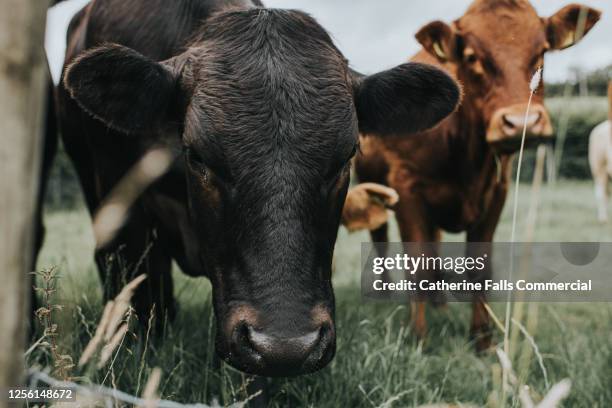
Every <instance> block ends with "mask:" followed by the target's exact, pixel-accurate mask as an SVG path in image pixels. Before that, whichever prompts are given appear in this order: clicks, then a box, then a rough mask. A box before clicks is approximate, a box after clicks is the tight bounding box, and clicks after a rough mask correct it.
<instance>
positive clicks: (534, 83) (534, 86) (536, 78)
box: [501, 67, 542, 404]
mask: <svg viewBox="0 0 612 408" xmlns="http://www.w3.org/2000/svg"><path fill="white" fill-rule="evenodd" d="M541 80H542V67H539V68H538V70H537V71H536V72H535V74H534V75H533V77H532V78H531V82H530V84H529V90H530V93H529V100H528V101H527V109H526V110H525V119H524V120H523V134H522V137H521V148H520V150H519V158H518V164H517V170H516V179H515V180H514V205H513V210H512V232H511V236H510V242H511V243H514V242H515V241H516V220H517V216H518V198H519V185H520V180H521V167H522V166H521V165H522V162H523V153H524V150H525V139H526V137H527V120H528V118H529V113H530V110H531V102H532V99H533V95H534V94H535V93H536V91H537V90H538V88H539V86H540V82H541ZM513 272H514V245H512V246H511V249H510V276H509V277H508V280H510V281H511V280H512V273H513ZM511 296H512V294H511V293H510V292H509V293H508V298H507V300H506V320H505V326H504V352H505V354H506V355H509V354H510V342H509V340H510V339H509V335H510V314H511V310H512V302H511ZM502 376H503V381H502V382H503V387H502V393H501V396H502V404H505V401H506V398H505V390H506V385H507V381H508V378H507V372H506V370H504V371H503V374H502Z"/></svg>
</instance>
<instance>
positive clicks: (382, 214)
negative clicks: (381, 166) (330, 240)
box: [342, 183, 399, 232]
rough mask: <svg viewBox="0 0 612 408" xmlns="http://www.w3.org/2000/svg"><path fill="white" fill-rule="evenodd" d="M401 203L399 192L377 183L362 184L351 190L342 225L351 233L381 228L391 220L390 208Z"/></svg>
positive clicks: (345, 204)
mask: <svg viewBox="0 0 612 408" xmlns="http://www.w3.org/2000/svg"><path fill="white" fill-rule="evenodd" d="M398 201H399V195H398V194H397V192H396V191H395V190H394V189H392V188H389V187H386V186H383V185H380V184H376V183H362V184H358V185H357V186H355V187H353V188H352V189H350V190H349V192H348V194H347V196H346V201H345V203H344V208H343V209H342V225H344V226H345V227H346V228H347V229H348V230H349V231H351V232H352V231H359V230H370V231H373V230H375V229H378V228H380V226H382V225H383V224H385V223H386V222H387V221H388V219H389V211H388V210H387V209H388V208H390V207H392V206H394V205H395V204H397V202H398Z"/></svg>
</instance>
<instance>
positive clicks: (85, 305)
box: [27, 182, 612, 408]
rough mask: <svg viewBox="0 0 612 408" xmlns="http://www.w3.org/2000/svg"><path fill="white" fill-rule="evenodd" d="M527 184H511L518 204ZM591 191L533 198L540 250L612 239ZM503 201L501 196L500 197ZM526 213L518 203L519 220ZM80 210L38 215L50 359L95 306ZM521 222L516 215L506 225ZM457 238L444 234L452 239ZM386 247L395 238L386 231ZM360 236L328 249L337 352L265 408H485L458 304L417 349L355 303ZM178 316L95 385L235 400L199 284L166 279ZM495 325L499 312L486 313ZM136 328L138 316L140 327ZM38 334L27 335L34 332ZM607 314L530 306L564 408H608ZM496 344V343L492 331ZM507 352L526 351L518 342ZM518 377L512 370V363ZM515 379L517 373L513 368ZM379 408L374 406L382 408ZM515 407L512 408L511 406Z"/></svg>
mask: <svg viewBox="0 0 612 408" xmlns="http://www.w3.org/2000/svg"><path fill="white" fill-rule="evenodd" d="M529 188H530V186H527V185H521V186H520V191H521V192H520V194H521V195H522V196H525V197H526V196H528V191H529V190H528V189H529ZM591 196H592V187H591V185H590V183H585V182H560V183H559V185H558V186H557V189H556V190H554V191H550V190H546V189H545V190H544V191H542V201H544V202H548V203H551V211H550V214H549V217H550V219H549V220H548V221H547V222H541V223H540V224H539V226H538V229H537V230H536V232H535V236H534V239H536V240H541V241H547V240H548V241H550V240H559V241H564V240H567V241H570V240H577V241H579V240H581V239H586V240H589V239H590V240H592V239H593V237H600V238H602V240H607V241H612V230H610V229H609V228H605V227H601V226H600V225H599V224H598V223H597V219H596V216H595V212H594V208H595V207H594V202H593V201H592V200H591V199H590V197H591ZM510 199H511V198H510ZM527 212H528V203H527V200H521V202H520V203H519V213H521V214H526V213H527ZM510 221H511V211H510V208H507V209H506V211H505V212H504V215H503V217H502V222H501V224H500V227H499V231H498V236H499V237H500V238H499V239H500V240H501V239H503V237H507V236H508V235H509V233H510V229H511V223H510ZM89 225H90V224H89V219H88V216H87V215H86V212H85V211H83V210H80V211H76V212H70V213H66V212H52V213H49V214H47V228H48V235H47V240H46V244H45V247H44V248H43V252H42V254H41V259H40V262H39V267H40V268H41V269H42V268H43V267H46V266H51V265H57V267H58V272H59V274H60V276H61V277H60V279H59V281H58V284H57V289H58V292H57V298H56V299H55V300H54V302H55V303H57V304H61V305H63V306H64V307H63V309H62V310H61V311H57V312H56V313H55V315H54V321H55V322H56V323H57V324H58V329H59V333H60V335H59V336H58V338H57V340H58V347H59V350H60V351H61V352H62V353H64V354H68V355H70V356H71V357H72V358H73V359H74V361H77V360H78V359H79V357H80V356H81V355H82V354H83V350H84V348H85V346H86V345H87V343H88V342H89V340H90V339H91V338H92V337H93V336H94V334H95V330H96V327H97V324H98V322H99V319H100V317H101V315H102V311H103V308H104V305H103V304H102V300H101V290H100V285H99V283H98V278H97V271H96V270H95V267H94V264H93V257H92V251H93V246H94V245H93V238H92V232H91V227H90V226H89ZM525 225H526V220H525V219H522V218H520V217H519V219H518V224H517V228H518V230H519V231H522V230H524V228H525ZM462 238H463V237H462V236H461V235H447V236H446V237H445V239H446V240H459V239H462ZM391 239H392V240H395V241H397V240H399V236H398V234H397V227H396V225H392V228H391ZM368 240H369V237H368V236H367V234H360V233H357V234H347V233H346V231H345V230H341V231H340V236H339V242H338V245H337V248H336V262H335V265H336V269H335V271H334V286H335V289H336V299H337V316H336V319H337V325H338V327H337V333H338V351H337V355H336V358H335V359H334V361H333V362H332V363H331V364H330V365H329V366H328V367H327V368H325V369H324V370H322V371H320V372H319V373H315V374H312V375H308V376H304V377H299V378H295V379H276V380H272V381H271V382H270V389H271V393H270V398H271V401H270V402H271V406H273V407H286V406H312V407H338V406H350V407H353V406H355V407H378V406H392V407H418V406H421V405H425V404H437V403H451V404H455V405H459V404H473V405H475V406H489V407H493V406H494V405H487V404H489V403H490V400H489V399H490V396H491V394H492V393H493V392H494V391H495V390H496V389H498V385H497V384H496V381H498V378H499V370H500V368H499V361H498V358H497V356H496V355H495V354H487V355H484V356H478V355H476V354H475V353H474V352H473V347H472V344H470V342H469V340H468V336H469V326H468V325H469V321H470V313H471V310H470V307H469V305H465V304H451V305H450V307H449V308H448V310H447V311H446V312H442V311H429V312H428V313H429V315H428V317H427V318H428V323H429V328H430V330H429V335H428V337H427V340H426V341H425V343H424V344H422V345H419V344H418V343H417V342H416V341H415V337H414V336H413V333H412V332H411V329H410V327H409V325H408V321H407V319H408V315H409V313H408V311H407V310H406V308H405V306H404V305H398V304H386V303H369V302H364V301H363V299H362V298H361V293H360V287H359V285H360V276H359V262H360V261H359V259H360V253H359V251H360V243H361V242H367V241H368ZM173 274H174V278H175V282H176V286H175V293H176V295H177V298H178V304H179V310H178V313H177V318H176V320H175V321H174V322H173V323H171V324H169V325H168V327H167V328H166V334H165V337H164V338H163V339H154V338H151V339H149V340H148V341H147V340H146V333H139V332H138V331H137V330H134V331H132V333H133V334H130V335H128V336H126V338H125V342H124V344H123V346H122V347H121V348H120V349H119V352H118V354H117V355H116V359H115V364H114V368H113V371H114V374H113V375H112V376H110V377H109V378H108V379H107V385H108V384H112V385H113V386H116V387H117V388H118V389H120V390H123V391H126V392H129V393H132V394H133V395H138V394H140V393H142V390H143V387H144V384H145V383H146V380H147V379H148V378H149V377H150V376H151V375H152V373H153V370H154V369H155V368H156V367H159V368H161V377H160V382H159V387H158V394H159V395H160V396H161V397H162V398H164V399H170V400H176V401H181V402H198V401H199V402H211V401H213V400H214V399H217V400H219V401H220V402H221V403H223V404H230V403H232V402H235V401H241V400H243V399H244V397H245V396H246V389H245V384H246V378H245V376H243V375H242V374H240V373H238V372H237V371H236V370H234V369H232V368H230V367H228V366H227V365H225V364H220V363H219V362H218V360H217V359H216V358H215V357H214V353H213V349H214V325H213V324H212V323H213V321H214V319H213V310H212V305H211V292H210V290H211V289H210V284H209V283H208V281H207V280H205V279H203V278H201V279H197V278H189V277H186V276H185V275H184V274H182V273H181V272H180V271H178V270H174V271H173ZM491 308H492V310H493V313H495V314H496V315H498V316H503V310H504V305H503V304H492V305H491ZM145 319H146V318H145ZM42 330H43V329H42V327H39V328H38V329H37V333H36V335H35V336H34V338H35V339H38V338H39V337H40V336H41V335H42ZM610 332H612V306H611V305H609V304H599V303H595V304H541V305H540V311H539V321H538V330H537V332H535V333H530V335H531V336H532V337H533V341H534V342H535V343H536V344H537V347H538V351H539V353H540V355H541V358H542V364H543V365H544V367H545V369H546V371H547V379H548V383H549V384H555V383H558V382H559V381H561V380H563V379H564V378H570V379H571V381H572V390H571V393H570V395H569V396H568V399H567V400H566V402H565V403H564V406H567V407H589V408H591V407H602V408H603V407H609V406H610V405H611V404H612V389H611V387H610V383H612V339H611V338H610V336H609V333H610ZM496 340H497V341H498V342H500V341H501V340H502V335H501V331H500V332H497V334H496ZM519 344H520V346H519V347H521V348H522V347H529V348H531V345H529V344H525V343H524V342H520V343H519ZM27 361H28V364H29V365H36V364H38V365H41V366H45V367H48V366H49V364H50V359H49V350H48V348H46V347H44V346H43V347H36V348H35V349H34V350H33V351H32V352H30V353H29V354H28V356H27ZM517 368H519V366H517ZM108 369H109V366H108V365H106V366H104V367H102V368H100V369H98V368H96V367H95V365H94V366H89V367H87V368H86V369H82V368H81V369H74V370H73V372H72V375H73V376H74V377H77V378H78V379H79V380H80V381H82V382H85V383H98V384H99V383H102V381H104V377H105V376H106V375H107V373H108ZM519 371H520V370H519ZM521 380H522V382H523V383H524V384H529V385H530V387H531V389H532V391H533V393H534V395H535V396H534V399H536V400H537V396H538V395H544V394H545V393H546V391H547V384H546V381H545V379H544V376H543V374H542V368H541V365H540V361H539V359H538V358H533V359H530V360H529V362H528V364H527V368H526V373H525V374H524V378H521ZM385 404H386V405H385ZM515 404H516V405H517V406H518V404H519V402H518V401H515Z"/></svg>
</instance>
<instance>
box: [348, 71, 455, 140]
mask: <svg viewBox="0 0 612 408" xmlns="http://www.w3.org/2000/svg"><path fill="white" fill-rule="evenodd" d="M460 97H461V92H460V90H459V88H458V87H457V85H456V83H455V81H454V80H453V79H452V78H451V77H450V76H449V75H448V74H446V73H445V72H443V71H441V70H440V69H437V68H435V67H434V66H431V65H426V64H419V63H414V62H411V63H407V64H403V65H400V66H398V67H395V68H392V69H390V70H388V71H384V72H381V73H378V74H375V75H372V76H370V77H367V78H365V79H364V80H362V81H361V83H360V84H359V85H358V89H357V91H356V101H355V105H356V107H357V114H358V116H359V130H360V131H361V132H363V133H366V134H369V133H374V134H378V135H405V134H409V133H415V132H418V131H421V130H425V129H429V128H431V127H433V126H434V125H436V124H437V123H438V122H440V121H441V120H442V119H444V118H445V117H447V116H448V115H449V114H450V113H452V112H453V111H454V110H455V108H456V106H457V104H458V103H459V100H460Z"/></svg>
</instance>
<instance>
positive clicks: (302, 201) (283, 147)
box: [64, 9, 459, 376]
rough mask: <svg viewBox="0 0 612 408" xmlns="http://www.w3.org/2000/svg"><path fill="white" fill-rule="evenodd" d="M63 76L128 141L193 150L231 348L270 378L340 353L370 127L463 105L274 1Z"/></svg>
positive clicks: (104, 52) (426, 75)
mask: <svg viewBox="0 0 612 408" xmlns="http://www.w3.org/2000/svg"><path fill="white" fill-rule="evenodd" d="M64 84H65V87H66V88H67V89H68V90H69V92H70V93H71V95H72V96H73V98H75V99H76V101H77V102H78V103H79V105H80V106H81V107H82V108H83V109H84V110H85V111H87V112H89V113H91V114H92V115H94V116H95V117H97V118H98V119H100V120H102V121H103V122H104V123H105V124H106V125H107V126H109V127H110V128H113V129H115V130H119V131H123V132H125V133H131V134H130V135H126V137H140V138H149V139H151V138H154V139H155V140H161V139H164V140H169V139H170V140H175V141H176V143H180V144H181V145H182V146H183V149H184V168H185V177H186V180H187V186H188V193H189V194H188V196H189V199H188V201H189V202H188V203H185V205H187V206H188V207H189V211H190V216H191V220H192V228H193V229H194V235H195V236H197V245H198V249H199V254H200V259H201V263H202V264H203V265H206V269H207V274H208V276H209V277H210V279H211V281H212V287H213V302H214V308H215V313H216V319H217V351H218V353H219V354H220V355H221V357H222V358H224V359H225V360H226V361H228V362H229V363H230V364H232V365H233V366H235V367H237V368H239V369H241V370H243V371H245V372H248V373H254V374H258V375H267V376H287V375H296V374H301V373H306V372H312V371H315V370H318V369H320V368H321V367H324V366H325V365H326V364H327V363H328V362H329V361H330V360H331V359H332V357H333V355H334V352H335V328H334V297H333V292H332V285H331V276H330V274H331V261H332V253H333V249H334V244H335V240H336V235H337V232H338V226H339V222H340V215H341V212H342V207H343V204H344V200H345V195H346V192H347V187H348V183H349V173H350V172H349V169H350V161H351V158H352V157H353V155H354V154H355V152H356V150H357V148H358V146H357V144H358V131H359V130H360V129H361V130H363V131H367V132H375V133H377V134H380V135H382V136H383V137H384V136H386V135H393V134H404V133H407V132H414V131H418V130H421V129H425V128H428V127H431V126H433V125H435V124H436V123H437V122H438V121H440V120H442V119H443V118H444V117H445V116H447V115H448V114H449V113H450V112H452V111H453V110H454V109H455V107H456V104H457V102H458V98H459V90H458V87H457V85H456V83H455V82H454V81H453V80H452V79H451V78H450V77H449V76H448V75H446V74H444V73H443V72H442V71H440V70H438V69H436V68H433V67H430V66H426V65H419V64H404V65H400V66H398V67H395V68H393V69H391V70H389V71H385V72H381V73H378V74H375V75H372V76H366V77H364V76H361V75H357V74H355V73H353V72H352V71H351V70H350V69H349V68H348V66H347V62H346V61H345V59H344V58H343V56H342V55H341V53H340V52H339V51H338V50H337V49H336V48H335V47H334V45H333V43H332V40H331V39H330V37H329V36H328V34H327V33H326V32H325V31H324V30H323V29H322V28H321V27H320V26H319V25H318V24H317V23H316V22H315V21H314V20H313V19H312V18H311V17H309V16H307V15H305V14H303V13H301V12H297V11H281V10H265V9H253V10H248V11H231V12H226V13H222V14H219V15H216V16H214V17H212V18H211V19H209V20H208V21H206V22H205V24H204V27H203V28H202V32H201V33H200V35H199V37H198V38H196V39H195V40H194V42H193V43H192V44H191V45H190V46H189V48H188V49H187V50H186V51H185V52H184V53H183V54H182V55H179V56H177V57H175V58H172V59H171V60H168V61H164V62H160V63H158V62H154V61H151V60H149V59H147V58H145V57H144V56H143V55H141V54H139V53H137V52H136V51H133V50H131V49H128V48H125V47H122V46H119V45H105V46H102V47H100V48H95V49H92V50H89V51H87V52H85V53H84V54H82V55H81V56H79V57H78V58H77V59H76V60H75V61H74V63H73V64H72V65H71V66H70V67H69V68H68V69H67V72H66V73H65V80H64Z"/></svg>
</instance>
